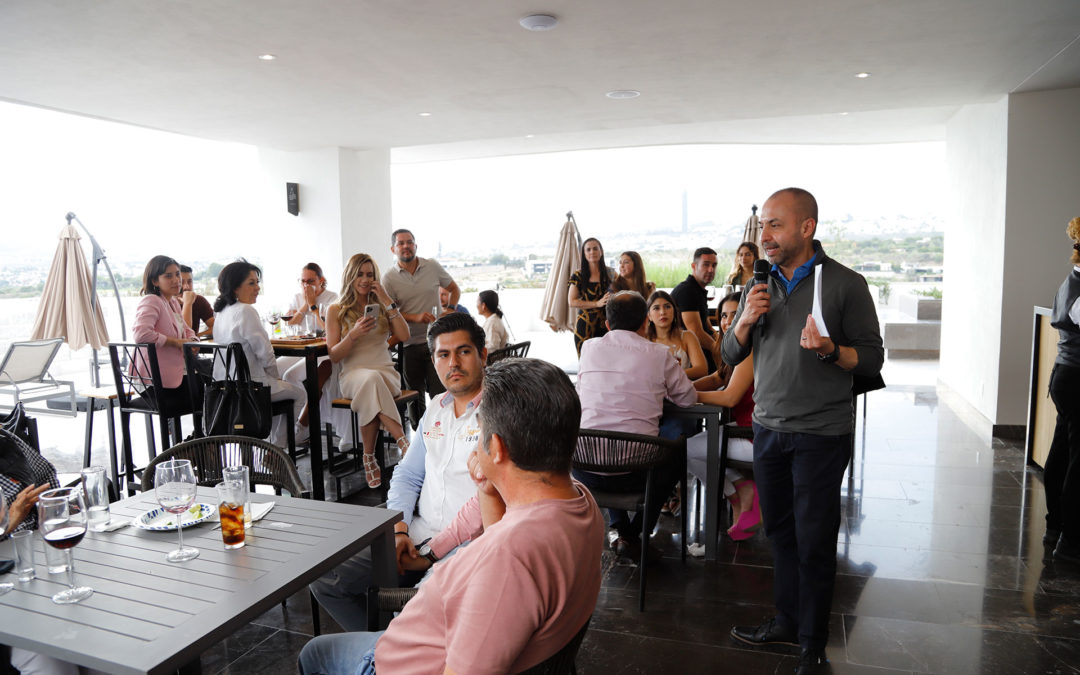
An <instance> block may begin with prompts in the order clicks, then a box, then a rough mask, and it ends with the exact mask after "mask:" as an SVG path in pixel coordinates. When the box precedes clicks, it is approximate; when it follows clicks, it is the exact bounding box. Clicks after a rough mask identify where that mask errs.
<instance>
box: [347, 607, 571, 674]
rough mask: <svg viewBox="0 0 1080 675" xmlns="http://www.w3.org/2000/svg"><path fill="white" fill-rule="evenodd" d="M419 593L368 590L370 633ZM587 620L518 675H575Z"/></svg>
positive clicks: (379, 627)
mask: <svg viewBox="0 0 1080 675" xmlns="http://www.w3.org/2000/svg"><path fill="white" fill-rule="evenodd" d="M419 591H420V589H419V588H416V587H413V588H379V587H378V586H370V587H369V588H368V596H367V607H368V609H367V613H368V627H367V629H368V630H369V631H377V630H381V629H383V628H385V627H386V624H384V623H383V620H382V617H383V616H385V615H388V614H391V613H393V612H400V611H401V610H402V609H404V608H405V605H406V604H407V603H408V602H409V600H412V599H413V596H415V595H416V594H417V593H418V592H419ZM591 621H592V617H591V616H590V617H589V618H588V619H586V620H585V625H583V626H582V627H581V629H580V630H578V632H577V633H575V634H574V637H572V638H570V641H569V642H567V643H566V644H565V645H564V646H563V647H562V649H560V650H559V651H557V652H555V653H554V654H552V655H551V656H549V657H548V658H547V659H545V660H544V661H542V662H540V663H538V664H536V665H535V666H533V667H532V668H528V669H526V670H523V671H521V673H520V674H519V675H574V674H575V673H577V668H576V666H575V665H574V661H575V659H576V658H577V653H578V650H579V649H581V643H582V642H584V641H585V633H587V632H588V630H589V623H590V622H591Z"/></svg>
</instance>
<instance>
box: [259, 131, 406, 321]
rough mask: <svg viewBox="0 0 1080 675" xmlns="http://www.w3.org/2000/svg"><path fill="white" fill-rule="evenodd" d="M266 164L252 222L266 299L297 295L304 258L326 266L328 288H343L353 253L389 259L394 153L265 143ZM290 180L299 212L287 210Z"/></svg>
mask: <svg viewBox="0 0 1080 675" xmlns="http://www.w3.org/2000/svg"><path fill="white" fill-rule="evenodd" d="M259 162H260V164H261V166H262V170H263V175H262V181H261V189H260V191H259V203H258V205H257V208H256V209H254V212H255V213H257V214H258V216H257V218H256V222H253V223H248V224H246V225H245V226H246V227H249V228H250V230H251V233H252V238H253V246H252V250H258V251H260V252H262V255H261V256H260V262H261V263H262V266H263V267H264V269H263V286H264V300H265V303H274V304H281V303H285V302H287V301H288V300H289V299H290V298H291V297H292V296H293V295H294V294H295V293H296V292H297V289H298V284H297V282H296V279H297V278H298V277H299V276H300V270H301V268H302V267H303V266H304V264H305V263H308V262H315V263H318V264H319V265H320V266H322V268H323V273H324V274H325V275H326V278H327V280H328V282H329V287H330V288H331V289H332V290H335V291H337V290H340V289H339V288H338V286H340V284H341V271H342V268H343V267H344V262H345V260H347V259H348V257H349V256H350V255H352V254H353V253H356V252H358V251H365V252H369V253H372V254H373V255H375V256H376V258H377V259H378V260H379V261H380V262H382V260H383V258H380V257H379V254H380V253H383V254H388V253H389V243H388V242H389V240H390V223H391V214H390V152H389V150H372V151H354V150H346V149H343V148H322V149H318V150H308V151H300V152H287V151H281V150H271V149H266V148H260V149H259ZM286 183H297V184H298V185H299V196H300V212H299V215H296V216H294V215H292V214H290V213H289V212H288V210H287V203H286V198H285V184H286ZM255 241H257V242H258V244H257V245H255V243H254V242H255ZM377 244H378V245H377ZM265 303H264V302H260V305H263V304H265ZM266 307H267V308H269V304H266Z"/></svg>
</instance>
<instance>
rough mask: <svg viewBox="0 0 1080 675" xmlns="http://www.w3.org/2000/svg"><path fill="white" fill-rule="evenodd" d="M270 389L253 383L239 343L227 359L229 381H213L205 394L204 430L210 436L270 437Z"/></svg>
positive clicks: (230, 351) (228, 353) (226, 373)
mask: <svg viewBox="0 0 1080 675" xmlns="http://www.w3.org/2000/svg"><path fill="white" fill-rule="evenodd" d="M270 421H271V415H270V387H268V386H267V385H265V384H263V383H262V382H256V381H254V380H252V379H251V373H250V372H249V371H248V364H247V358H245V357H244V352H243V349H242V348H241V347H240V344H239V343H233V344H231V345H229V349H228V351H227V352H226V355H225V379H224V380H213V381H211V382H210V383H209V384H208V385H206V390H205V391H204V392H203V426H204V428H205V430H206V434H207V435H208V436H250V437H252V438H266V437H267V436H269V435H270Z"/></svg>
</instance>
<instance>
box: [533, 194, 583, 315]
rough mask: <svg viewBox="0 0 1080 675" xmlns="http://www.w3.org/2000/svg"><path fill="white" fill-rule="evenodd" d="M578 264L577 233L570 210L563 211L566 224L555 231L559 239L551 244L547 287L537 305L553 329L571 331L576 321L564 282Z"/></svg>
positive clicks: (579, 240) (579, 256) (578, 244)
mask: <svg viewBox="0 0 1080 675" xmlns="http://www.w3.org/2000/svg"><path fill="white" fill-rule="evenodd" d="M580 266H581V235H580V234H578V229H577V222H576V221H575V220H574V212H573V211H570V212H569V213H567V214H566V223H564V224H563V226H562V231H560V232H559V242H558V244H557V245H556V247H555V258H554V259H553V260H552V262H551V272H550V273H549V274H548V280H547V286H546V287H545V288H544V304H542V305H541V306H540V318H541V319H543V320H544V321H546V322H547V323H548V325H550V326H551V330H553V331H556V332H558V331H564V330H573V329H574V322H575V321H576V320H577V311H576V310H575V309H574V308H573V307H571V306H570V301H569V300H568V299H567V284H568V283H569V282H570V275H571V274H573V273H574V270H576V269H578V267H580Z"/></svg>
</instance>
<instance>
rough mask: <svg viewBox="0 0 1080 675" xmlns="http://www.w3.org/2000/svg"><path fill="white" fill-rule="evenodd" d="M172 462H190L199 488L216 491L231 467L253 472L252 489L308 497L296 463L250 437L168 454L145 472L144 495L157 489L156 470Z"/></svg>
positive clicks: (201, 442)
mask: <svg viewBox="0 0 1080 675" xmlns="http://www.w3.org/2000/svg"><path fill="white" fill-rule="evenodd" d="M169 459H190V460H191V465H192V468H193V469H194V470H195V480H196V481H197V482H198V483H199V485H202V486H206V487H212V486H214V485H217V484H218V483H220V482H221V481H222V480H223V478H222V470H223V469H225V468H226V467H230V466H240V465H243V466H246V467H249V469H250V471H251V485H252V487H254V486H256V485H269V486H271V487H273V488H274V491H275V492H277V493H280V492H281V491H282V490H285V491H287V492H288V493H289V494H290V495H291V496H293V497H300V496H304V486H303V483H302V482H301V481H300V474H298V473H297V472H296V467H295V466H293V463H292V460H291V459H289V455H288V454H286V453H285V451H283V450H281V449H280V448H278V447H277V446H274V445H271V444H270V443H268V442H266V441H263V440H260V439H257V438H248V437H247V436H207V437H205V438H196V439H194V440H190V441H184V442H183V443H180V444H178V445H174V446H173V447H171V448H169V449H168V450H165V451H164V452H162V453H161V454H159V455H158V456H157V457H155V458H154V459H153V460H152V461H151V462H150V463H149V464H147V465H146V470H145V471H144V472H143V478H142V489H143V491H144V492H145V491H147V490H152V489H153V488H154V467H155V466H157V464H158V463H159V462H164V461H165V460H169Z"/></svg>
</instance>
